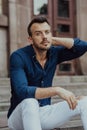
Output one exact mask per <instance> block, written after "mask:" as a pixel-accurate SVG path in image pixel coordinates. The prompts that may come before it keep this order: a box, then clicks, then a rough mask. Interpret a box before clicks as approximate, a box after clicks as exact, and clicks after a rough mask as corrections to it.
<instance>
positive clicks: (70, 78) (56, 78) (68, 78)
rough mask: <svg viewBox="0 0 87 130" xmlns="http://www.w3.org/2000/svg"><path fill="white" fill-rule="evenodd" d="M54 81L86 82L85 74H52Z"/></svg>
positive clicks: (66, 82)
mask: <svg viewBox="0 0 87 130" xmlns="http://www.w3.org/2000/svg"><path fill="white" fill-rule="evenodd" d="M54 81H55V82H56V81H57V82H58V83H59V84H61V83H65V84H68V83H77V82H87V76H84V75H82V76H54Z"/></svg>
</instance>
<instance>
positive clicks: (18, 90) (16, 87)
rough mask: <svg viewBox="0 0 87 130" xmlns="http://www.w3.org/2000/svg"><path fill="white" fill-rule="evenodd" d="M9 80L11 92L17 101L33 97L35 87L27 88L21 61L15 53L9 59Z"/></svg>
mask: <svg viewBox="0 0 87 130" xmlns="http://www.w3.org/2000/svg"><path fill="white" fill-rule="evenodd" d="M10 79H11V87H12V91H13V93H15V94H16V95H17V97H18V98H19V100H23V99H26V98H34V97H35V91H36V88H37V87H36V86H29V84H28V81H27V77H26V73H25V70H24V62H23V59H22V58H21V56H20V55H18V54H17V53H13V54H12V55H11V57H10Z"/></svg>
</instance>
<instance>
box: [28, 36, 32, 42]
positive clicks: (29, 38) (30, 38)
mask: <svg viewBox="0 0 87 130" xmlns="http://www.w3.org/2000/svg"><path fill="white" fill-rule="evenodd" d="M28 41H29V43H31V44H33V40H32V37H31V36H29V37H28Z"/></svg>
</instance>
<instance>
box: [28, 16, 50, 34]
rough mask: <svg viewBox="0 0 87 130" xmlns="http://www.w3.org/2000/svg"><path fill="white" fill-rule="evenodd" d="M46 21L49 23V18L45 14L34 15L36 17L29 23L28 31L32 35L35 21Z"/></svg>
mask: <svg viewBox="0 0 87 130" xmlns="http://www.w3.org/2000/svg"><path fill="white" fill-rule="evenodd" d="M44 22H46V23H48V24H49V22H48V20H47V19H46V17H44V16H36V17H34V18H33V19H32V20H31V22H30V23H29V25H28V28H27V32H28V34H29V36H32V33H31V26H32V25H33V24H34V23H44ZM49 25H50V24H49Z"/></svg>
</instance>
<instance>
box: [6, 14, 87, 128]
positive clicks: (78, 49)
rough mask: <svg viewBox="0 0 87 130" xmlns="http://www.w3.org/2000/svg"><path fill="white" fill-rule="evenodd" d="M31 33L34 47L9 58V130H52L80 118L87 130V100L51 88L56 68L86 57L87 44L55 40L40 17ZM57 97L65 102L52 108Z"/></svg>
mask: <svg viewBox="0 0 87 130" xmlns="http://www.w3.org/2000/svg"><path fill="white" fill-rule="evenodd" d="M28 33H29V41H31V45H29V46H26V47H24V48H21V49H18V50H17V51H15V52H14V53H13V54H12V55H11V58H10V78H11V89H12V91H11V92H12V97H11V106H10V109H9V112H8V126H9V128H11V129H12V130H50V129H53V128H56V127H57V128H58V127H59V126H60V125H62V124H64V123H65V122H66V121H67V120H69V119H70V118H71V117H72V116H74V115H77V114H80V115H81V118H82V121H83V126H84V129H85V130H87V97H84V98H81V99H80V98H76V96H75V95H74V94H73V93H72V92H70V91H68V90H65V89H63V88H61V87H60V86H56V87H52V80H53V76H54V73H55V69H56V66H57V65H58V64H59V63H61V62H63V61H66V60H71V59H74V58H77V57H79V56H81V55H83V54H84V53H85V52H86V51H87V42H84V41H81V40H80V39H72V38H55V37H52V34H51V27H50V24H49V22H48V21H47V19H46V18H44V17H41V16H40V17H38V16H37V17H36V18H34V19H33V20H32V21H31V22H30V24H29V26H28ZM78 89H79V88H78ZM55 95H58V96H60V97H61V98H62V99H64V100H65V101H63V102H60V103H57V104H54V105H51V104H50V102H51V97H52V96H55Z"/></svg>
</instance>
